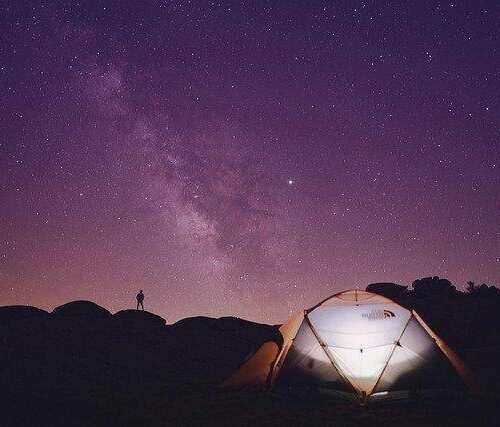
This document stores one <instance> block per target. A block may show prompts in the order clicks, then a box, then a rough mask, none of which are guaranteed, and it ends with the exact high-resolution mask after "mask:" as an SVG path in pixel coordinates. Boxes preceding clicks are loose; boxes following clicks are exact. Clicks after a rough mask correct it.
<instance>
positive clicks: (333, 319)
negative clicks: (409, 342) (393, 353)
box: [308, 304, 411, 350]
mask: <svg viewBox="0 0 500 427" xmlns="http://www.w3.org/2000/svg"><path fill="white" fill-rule="evenodd" d="M410 316H411V313H410V311H408V310H406V309H405V308H403V307H401V306H398V305H396V304H385V305H383V306H379V305H377V304H368V305H364V306H354V307H353V306H339V307H323V306H320V307H318V308H316V309H315V310H313V311H312V312H310V313H309V314H308V317H309V320H310V322H311V324H312V326H313V327H314V330H315V331H316V333H317V335H319V337H320V338H321V340H322V341H323V342H324V343H325V344H327V345H328V346H331V347H341V348H348V349H349V348H350V349H358V350H359V349H366V348H371V347H378V346H381V345H389V344H394V343H395V342H396V341H397V340H398V338H399V337H400V336H401V333H402V331H403V328H404V327H405V325H406V323H407V322H408V319H409V318H410Z"/></svg>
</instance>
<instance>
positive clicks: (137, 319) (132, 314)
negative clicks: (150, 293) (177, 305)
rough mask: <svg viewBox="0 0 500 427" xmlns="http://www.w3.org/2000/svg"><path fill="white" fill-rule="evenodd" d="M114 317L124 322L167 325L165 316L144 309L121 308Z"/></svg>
mask: <svg viewBox="0 0 500 427" xmlns="http://www.w3.org/2000/svg"><path fill="white" fill-rule="evenodd" d="M113 319H114V320H115V321H117V322H121V323H124V324H145V323H147V324H150V325H156V326H165V324H166V321H165V319H164V318H163V317H160V316H158V315H156V314H153V313H150V312H149V311H143V310H121V311H119V312H117V313H115V314H114V315H113Z"/></svg>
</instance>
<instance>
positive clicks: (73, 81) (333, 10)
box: [0, 1, 500, 322]
mask: <svg viewBox="0 0 500 427" xmlns="http://www.w3.org/2000/svg"><path fill="white" fill-rule="evenodd" d="M0 31H1V40H0V42H1V45H0V47H1V52H0V61H1V63H0V99H1V109H0V124H1V129H2V131H1V133H0V143H1V146H0V167H1V172H2V173H1V180H0V184H1V185H0V198H1V223H0V227H1V228H0V230H1V252H0V254H1V264H0V265H1V267H0V305H10V304H29V305H35V306H39V307H42V308H45V309H50V310H52V309H53V308H54V307H55V306H57V305H60V304H62V303H65V302H68V301H70V300H75V299H89V300H92V301H95V302H96V303H98V304H100V305H102V306H104V307H106V308H108V309H110V310H111V311H116V310H120V309H124V308H130V307H133V306H134V304H135V294H136V293H137V292H138V290H139V289H143V290H144V292H145V295H146V299H145V305H146V309H148V310H151V311H153V312H155V313H158V314H160V315H162V316H164V317H166V319H167V321H168V322H172V321H175V320H177V319H179V318H183V317H187V316H195V315H207V316H215V317H219V316H223V315H234V316H240V317H244V318H247V319H250V320H255V321H263V322H281V321H283V320H285V319H286V318H287V316H289V314H290V313H291V312H293V311H295V310H297V309H301V308H304V307H310V306H312V305H314V304H315V303H317V302H318V301H319V300H321V299H322V298H325V297H327V296H329V295H330V294H332V293H335V292H338V291H341V290H345V289H350V288H359V289H364V288H365V286H366V285H367V284H368V283H371V282H378V281H390V282H397V283H401V284H411V282H412V281H413V280H415V279H417V278H419V277H424V276H429V275H439V276H442V277H446V278H448V279H450V280H451V281H452V282H453V283H454V284H455V285H456V286H457V287H458V288H459V289H463V288H464V286H465V285H466V283H467V281H468V280H473V281H475V282H477V283H483V282H486V283H488V284H498V282H499V281H500V280H499V279H500V210H499V200H500V185H499V184H500V183H499V181H500V179H499V169H500V150H499V146H498V144H499V139H500V3H499V2H494V1H492V2H482V1H469V2H455V3H452V2H432V1H421V2H418V1H398V2H394V3H390V2H381V1H335V2H318V1H303V2H300V1H252V2H245V1H238V2H236V1H234V2H229V1H228V2H218V1H217V2H215V1H214V2H209V1H199V2H197V1H190V2H189V1H187V2H186V1H176V2H169V1H164V2H153V1H151V2H141V1H120V2H119V1H113V2H110V1H107V2H94V1H83V2H60V3H58V2H55V1H50V2H30V1H11V2H9V1H7V2H6V3H3V5H2V14H1V22H0Z"/></svg>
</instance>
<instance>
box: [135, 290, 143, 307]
mask: <svg viewBox="0 0 500 427" xmlns="http://www.w3.org/2000/svg"><path fill="white" fill-rule="evenodd" d="M136 299H137V310H139V306H141V308H142V311H144V294H143V293H142V289H141V290H140V291H139V293H138V294H137V296H136Z"/></svg>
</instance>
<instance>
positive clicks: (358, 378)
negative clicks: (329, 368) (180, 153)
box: [328, 344, 394, 394]
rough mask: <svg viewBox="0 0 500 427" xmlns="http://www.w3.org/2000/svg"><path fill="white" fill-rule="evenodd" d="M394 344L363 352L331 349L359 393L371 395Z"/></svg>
mask: <svg viewBox="0 0 500 427" xmlns="http://www.w3.org/2000/svg"><path fill="white" fill-rule="evenodd" d="M393 349H394V344H390V345H385V346H381V347H373V348H369V349H365V350H363V351H361V350H359V349H357V350H353V349H345V348H338V347H329V348H328V351H330V354H331V355H332V357H333V359H334V361H335V363H336V364H337V366H339V370H340V371H341V372H342V374H343V375H344V376H345V377H346V378H347V379H348V380H349V382H350V383H351V384H352V385H353V387H354V388H355V389H357V390H358V391H359V392H364V393H366V394H370V393H371V391H372V389H373V387H374V386H375V384H376V383H377V381H378V379H379V377H380V374H381V373H382V371H383V370H384V367H385V366H386V364H387V361H388V360H389V357H390V355H391V353H392V351H393Z"/></svg>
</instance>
